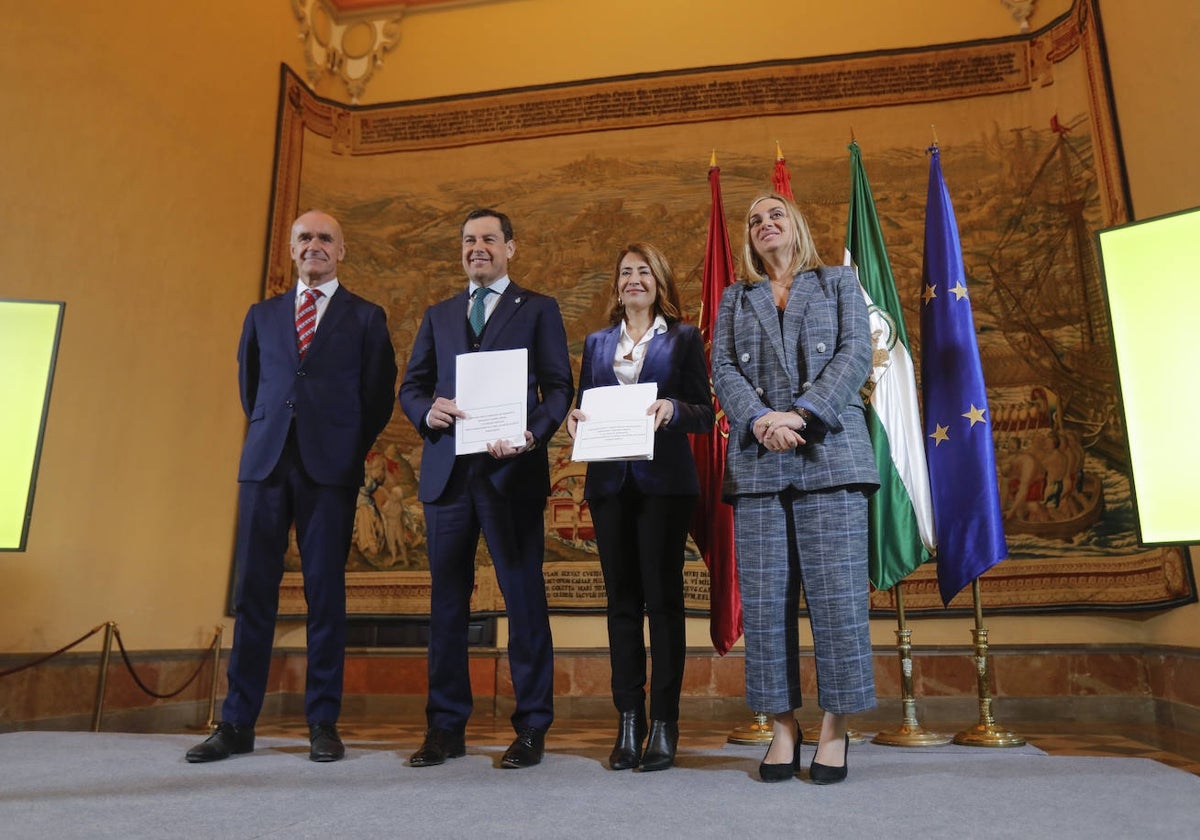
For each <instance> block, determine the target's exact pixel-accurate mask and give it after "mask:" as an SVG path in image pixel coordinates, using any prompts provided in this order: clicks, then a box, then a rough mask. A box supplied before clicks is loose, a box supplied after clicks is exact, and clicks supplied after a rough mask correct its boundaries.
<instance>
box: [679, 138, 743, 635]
mask: <svg viewBox="0 0 1200 840" xmlns="http://www.w3.org/2000/svg"><path fill="white" fill-rule="evenodd" d="M708 183H709V186H710V187H712V213H711V215H710V216H709V220H708V242H707V243H706V244H705V246H704V284H703V288H702V290H701V293H700V317H699V318H698V319H697V326H698V327H699V329H700V335H701V336H703V337H704V353H705V357H706V359H707V361H708V366H709V389H710V390H711V389H712V335H713V322H714V321H715V320H716V316H717V308H718V307H719V306H720V304H721V294H722V293H723V292H724V291H725V287H726V286H728V285H729V284H730V283H732V282H733V277H734V275H733V252H732V251H731V250H730V247H729V230H728V228H727V227H726V226H725V207H724V204H723V202H722V201H721V169H720V167H718V166H717V156H716V154H715V153H714V154H713V159H712V164H711V165H710V166H709V170H708ZM712 400H713V407H714V408H715V409H716V412H717V424H716V427H715V428H714V429H713V431H712V433H711V434H707V435H692V436H691V437H692V455H693V457H695V459H696V471H697V472H698V473H699V475H700V499H699V501H698V502H697V503H696V512H695V515H694V516H693V517H692V538H693V539H694V540H695V541H696V547H697V548H699V549H700V553H701V554H702V555H703V556H704V563H705V565H707V566H708V576H709V592H708V599H709V634H710V635H711V636H712V643H713V647H714V648H716V650H717V653H719V654H721V655H722V656H724V655H725V654H727V653H728V652H729V649H730V648H731V647H733V645H734V644H735V643H736V642H737V640H738V639H739V638H741V635H742V598H741V594H740V593H739V591H738V581H737V565H736V563H735V560H734V552H733V508H731V507H730V506H729V505H727V504H725V503H724V502H723V501H721V482H722V480H723V479H724V477H725V447H726V445H727V444H728V442H729V419H728V418H727V417H726V416H725V413H724V412H723V411H721V404H720V403H719V402H718V401H717V395H716V393H715V392H713V394H712Z"/></svg>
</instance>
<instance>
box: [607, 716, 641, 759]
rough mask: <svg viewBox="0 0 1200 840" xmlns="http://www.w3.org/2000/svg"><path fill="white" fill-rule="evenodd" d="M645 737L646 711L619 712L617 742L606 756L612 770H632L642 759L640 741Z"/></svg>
mask: <svg viewBox="0 0 1200 840" xmlns="http://www.w3.org/2000/svg"><path fill="white" fill-rule="evenodd" d="M645 738H646V713H645V712H643V711H642V710H641V709H637V710H635V711H632V712H621V718H620V721H619V722H618V724H617V743H616V744H614V745H613V749H612V754H611V755H609V757H608V766H609V767H611V768H612V769H614V770H632V769H633V768H634V767H637V766H638V762H639V761H641V759H642V741H643V740H645Z"/></svg>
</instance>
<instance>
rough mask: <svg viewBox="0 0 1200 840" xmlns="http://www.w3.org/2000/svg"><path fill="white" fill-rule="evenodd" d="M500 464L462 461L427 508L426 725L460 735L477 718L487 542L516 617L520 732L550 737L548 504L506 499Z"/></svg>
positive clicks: (513, 654)
mask: <svg viewBox="0 0 1200 840" xmlns="http://www.w3.org/2000/svg"><path fill="white" fill-rule="evenodd" d="M490 457H491V456H489V455H486V454H478V455H466V456H460V457H459V458H458V459H457V461H456V463H455V465H454V471H453V472H452V473H451V476H450V481H449V483H448V484H447V486H446V490H445V491H444V492H443V493H442V495H441V498H440V499H439V500H438V501H437V502H428V503H426V504H425V533H426V540H427V543H428V548H429V573H430V579H431V584H432V595H431V603H430V616H429V621H430V627H429V697H428V700H427V702H426V706H425V716H426V719H427V721H428V724H429V726H430V727H435V728H438V729H448V730H451V731H455V732H461V731H462V730H463V729H464V728H465V727H466V725H467V719H468V718H469V717H470V716H471V710H472V708H473V705H474V703H473V699H472V695H471V679H470V669H469V660H468V656H467V628H468V624H469V620H470V614H471V610H470V603H471V593H472V591H473V590H474V588H475V553H476V549H477V548H478V545H479V535H480V532H482V533H483V537H484V539H485V540H487V547H488V550H489V551H490V552H491V555H492V562H493V563H494V564H495V570H496V579H497V581H498V582H499V584H500V591H501V593H502V594H503V595H504V606H505V612H506V614H507V616H508V662H509V670H510V671H511V674H512V683H513V692H514V693H515V694H516V699H517V705H516V709H515V710H514V712H513V715H512V724H513V728H514V729H518V730H520V729H525V728H534V729H543V730H544V729H548V728H549V727H550V724H551V723H552V722H553V720H554V646H553V643H552V641H551V638H550V616H549V611H548V609H547V606H546V584H545V579H544V578H543V577H542V561H543V559H544V556H545V539H546V535H545V524H544V522H543V518H542V514H543V511H544V510H545V506H546V500H545V498H541V497H536V498H522V497H516V498H514V497H510V496H505V495H502V494H501V493H499V492H498V491H497V490H496V488H495V487H493V486H492V483H491V482H490V481H489V480H488V478H487V476H486V475H484V473H483V466H484V464H485V462H484V461H483V459H485V458H490Z"/></svg>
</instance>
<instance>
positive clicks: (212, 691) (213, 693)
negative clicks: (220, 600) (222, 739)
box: [204, 624, 225, 729]
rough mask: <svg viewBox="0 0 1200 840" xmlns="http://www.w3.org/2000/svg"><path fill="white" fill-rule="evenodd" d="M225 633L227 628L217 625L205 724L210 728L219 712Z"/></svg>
mask: <svg viewBox="0 0 1200 840" xmlns="http://www.w3.org/2000/svg"><path fill="white" fill-rule="evenodd" d="M224 633H225V628H224V627H223V626H221V625H220V624H218V625H217V637H216V638H215V639H213V669H212V683H211V685H210V686H209V689H208V720H207V721H205V723H204V725H205V727H207V728H208V729H212V728H213V725H214V724H215V723H216V719H215V718H216V714H217V682H218V680H220V678H221V637H222V636H223V635H224Z"/></svg>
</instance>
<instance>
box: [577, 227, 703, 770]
mask: <svg viewBox="0 0 1200 840" xmlns="http://www.w3.org/2000/svg"><path fill="white" fill-rule="evenodd" d="M608 318H609V323H610V326H609V327H607V328H606V329H603V330H600V331H598V332H594V333H592V334H591V335H589V336H588V337H587V340H586V341H585V342H584V348H583V366H582V370H581V372H580V376H579V393H580V397H581V398H582V395H583V393H584V392H585V391H586V390H587V389H589V388H593V387H597V386H602V385H631V384H634V383H637V382H654V383H657V385H658V399H656V400H655V401H654V402H653V403H651V404H650V407H649V408H648V409H647V410H646V413H647V414H652V415H654V428H655V434H654V458H653V459H652V460H649V461H606V462H600V461H595V462H592V463H590V464H588V470H587V479H586V481H585V483H584V498H586V499H587V500H588V504H589V506H590V508H591V513H592V522H593V524H594V525H595V528H596V544H597V548H598V550H599V552H600V567H601V569H602V570H603V572H604V588H605V591H606V593H607V595H608V606H607V616H608V645H609V655H610V659H611V662H612V694H613V703H614V705H616V707H617V711H618V712H619V713H620V722H619V725H618V730H617V741H616V745H615V746H614V747H613V751H612V754H611V755H610V756H609V766H611V767H612V769H614V770H628V769H631V768H634V767H639V766H640V768H641V769H642V770H643V771H648V770H665V769H667V768H668V767H670V766H671V765H672V764H674V762H675V748H676V745H677V743H678V741H679V693H680V690H681V688H682V685H683V658H684V646H685V640H684V614H683V551H684V543H685V542H686V541H687V533H688V524H689V522H690V521H691V518H692V509H693V508H694V507H695V504H696V498H697V496H698V495H699V492H700V485H699V482H698V480H697V478H696V465H695V462H694V461H693V460H692V450H691V446H690V444H689V442H688V437H687V436H688V433H703V432H708V431H710V430H711V429H712V426H713V420H714V415H713V406H712V399H711V397H710V390H709V382H708V369H707V366H706V364H705V360H704V341H703V339H702V338H701V337H700V333H699V331H698V330H697V329H696V328H695V327H693V326H690V325H688V324H683V323H681V322H680V320H679V319H680V307H679V292H678V291H677V290H676V288H675V281H674V278H673V277H672V274H671V268H670V266H669V265H668V264H667V260H666V258H665V257H663V255H662V254H661V253H660V252H659V251H658V249H656V248H655V247H654V246H652V245H649V244H646V243H634V244H632V245H628V246H626V248H625V250H623V251H622V252H621V254H620V256H619V257H618V258H617V266H616V271H615V272H614V275H613V282H612V289H611V293H610V300H609V311H608ZM586 419H587V417H586V415H584V414H583V412H581V411H580V410H579V409H578V408H576V409H575V410H574V411H572V412H571V414H570V416H569V417H568V418H567V431H568V432H569V433H570V434H571V436H572V437H574V435H575V429H576V425H577V424H578V422H579V421H580V420H586ZM643 615H646V616H648V617H649V621H650V654H651V658H652V659H653V665H654V667H653V673H652V675H651V678H650V725H649V738H648V740H646V747H645V753H644V754H643V752H642V742H643V740H644V739H647V725H646V646H645V643H644V642H643V636H642V623H643Z"/></svg>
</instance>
